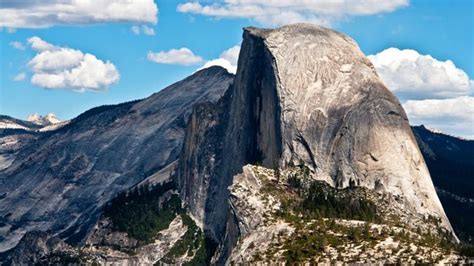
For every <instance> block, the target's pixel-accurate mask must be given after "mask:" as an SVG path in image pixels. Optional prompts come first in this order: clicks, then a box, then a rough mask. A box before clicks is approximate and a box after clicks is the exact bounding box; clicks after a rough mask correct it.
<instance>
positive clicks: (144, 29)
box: [131, 25, 155, 36]
mask: <svg viewBox="0 0 474 266" xmlns="http://www.w3.org/2000/svg"><path fill="white" fill-rule="evenodd" d="M131 30H132V32H133V33H134V34H135V35H140V34H142V33H143V34H145V35H149V36H153V35H155V30H154V29H153V28H151V27H148V26H147V25H142V26H141V27H140V26H137V25H134V26H132V28H131Z"/></svg>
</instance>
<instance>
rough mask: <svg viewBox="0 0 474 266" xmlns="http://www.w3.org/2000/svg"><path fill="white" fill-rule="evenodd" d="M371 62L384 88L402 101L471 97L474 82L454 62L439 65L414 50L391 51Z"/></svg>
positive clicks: (388, 50) (380, 54) (371, 56)
mask: <svg viewBox="0 0 474 266" xmlns="http://www.w3.org/2000/svg"><path fill="white" fill-rule="evenodd" d="M368 57H369V59H370V60H371V61H372V63H373V64H374V66H375V68H376V69H377V72H378V74H379V75H380V77H381V78H382V80H383V81H384V82H385V84H386V85H387V86H388V87H389V88H390V89H391V90H392V91H393V92H394V93H395V94H397V95H398V96H399V97H400V98H401V99H402V100H408V99H430V98H437V99H441V98H448V97H457V96H463V95H469V94H470V92H471V91H472V90H473V88H474V82H473V81H472V80H470V79H469V76H468V75H467V74H466V73H465V72H464V71H463V70H462V69H459V68H457V67H456V66H455V65H454V63H453V62H452V61H451V60H447V61H440V60H437V59H435V58H433V57H432V56H430V55H421V54H419V53H418V52H417V51H415V50H408V49H407V50H399V49H397V48H388V49H386V50H384V51H382V52H380V53H378V54H376V55H369V56H368Z"/></svg>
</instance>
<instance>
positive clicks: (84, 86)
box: [28, 36, 120, 91]
mask: <svg viewBox="0 0 474 266" xmlns="http://www.w3.org/2000/svg"><path fill="white" fill-rule="evenodd" d="M28 42H29V43H30V45H31V47H32V48H33V49H35V50H37V51H38V54H37V55H36V56H35V57H33V58H32V59H31V60H30V61H29V62H28V66H29V67H30V69H31V70H32V71H33V73H34V74H33V76H32V77H31V83H32V84H34V85H36V86H39V87H43V88H48V89H71V90H75V91H85V90H92V91H100V90H104V89H107V88H108V87H109V86H110V85H112V84H114V83H116V82H117V81H118V80H119V78H120V75H119V73H118V71H117V69H116V68H115V66H114V65H113V64H112V63H110V62H108V61H107V62H104V61H102V60H100V59H97V57H95V56H94V55H92V54H89V53H83V52H81V51H79V50H74V49H71V48H65V47H59V46H56V45H53V44H50V43H48V42H46V41H43V40H42V39H40V38H39V37H36V36H35V37H32V38H30V39H29V40H28Z"/></svg>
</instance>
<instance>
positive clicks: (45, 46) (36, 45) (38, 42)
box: [28, 36, 56, 51]
mask: <svg viewBox="0 0 474 266" xmlns="http://www.w3.org/2000/svg"><path fill="white" fill-rule="evenodd" d="M28 43H29V44H30V46H31V48H33V49H34V50H36V51H47V50H54V49H56V47H55V46H54V45H52V44H50V43H48V42H45V41H43V40H42V39H41V38H40V37H37V36H34V37H31V38H29V39H28Z"/></svg>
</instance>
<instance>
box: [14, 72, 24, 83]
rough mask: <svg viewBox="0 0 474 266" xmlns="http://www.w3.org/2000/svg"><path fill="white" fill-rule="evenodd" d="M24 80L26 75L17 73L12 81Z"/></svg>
mask: <svg viewBox="0 0 474 266" xmlns="http://www.w3.org/2000/svg"><path fill="white" fill-rule="evenodd" d="M25 78H26V74H25V72H21V73H18V75H16V76H15V77H14V78H13V80H14V81H22V80H25Z"/></svg>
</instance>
